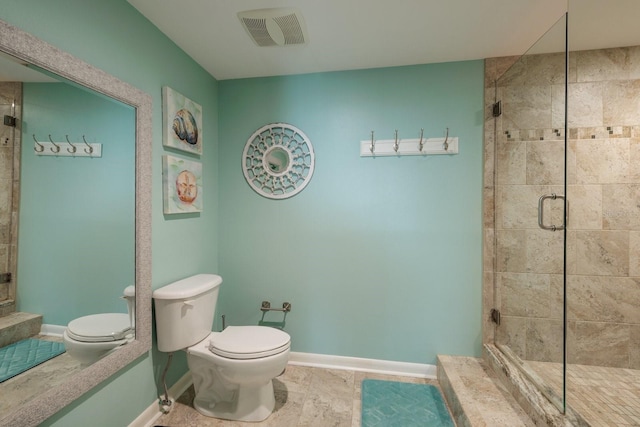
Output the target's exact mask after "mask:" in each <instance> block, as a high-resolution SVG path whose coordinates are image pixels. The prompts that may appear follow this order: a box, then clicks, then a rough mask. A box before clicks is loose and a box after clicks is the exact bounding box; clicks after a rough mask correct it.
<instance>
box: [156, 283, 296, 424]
mask: <svg viewBox="0 0 640 427" xmlns="http://www.w3.org/2000/svg"><path fill="white" fill-rule="evenodd" d="M221 283H222V278H221V277H220V276H218V275H215V274H199V275H196V276H192V277H189V278H186V279H183V280H180V281H178V282H174V283H172V284H169V285H167V286H164V287H161V288H159V289H156V290H155V291H154V292H153V299H154V304H155V315H156V332H157V334H156V335H157V338H158V350H160V351H163V352H174V351H178V350H184V351H186V353H187V363H188V365H189V370H190V371H191V376H192V378H193V384H194V388H195V392H196V395H195V398H194V402H193V406H194V407H195V409H196V410H197V411H198V412H200V413H201V414H203V415H206V416H209V417H215V418H222V419H227V420H233V421H252V422H257V421H263V420H265V419H266V418H267V417H269V415H270V414H271V413H272V412H273V409H274V407H275V398H274V392H273V382H272V380H273V379H274V378H275V377H277V376H278V375H280V374H281V373H282V372H283V371H284V369H285V368H286V366H287V362H288V360H289V351H290V346H291V337H290V336H289V334H287V333H286V332H284V331H282V330H280V329H275V328H271V327H268V326H229V327H227V328H226V329H224V330H223V331H222V332H212V331H211V326H212V323H213V317H214V313H215V307H216V302H217V299H218V290H219V288H220V284H221Z"/></svg>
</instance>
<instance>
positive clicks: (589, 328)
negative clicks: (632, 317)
mask: <svg viewBox="0 0 640 427" xmlns="http://www.w3.org/2000/svg"><path fill="white" fill-rule="evenodd" d="M629 337H630V330H629V325H624V324H616V323H602V322H576V325H575V337H574V339H575V341H574V342H573V343H572V345H571V346H570V347H569V348H568V350H567V352H568V359H569V363H579V364H585V365H597V366H612V367H619V368H627V367H628V366H629Z"/></svg>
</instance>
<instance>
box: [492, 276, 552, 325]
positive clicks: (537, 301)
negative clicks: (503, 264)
mask: <svg viewBox="0 0 640 427" xmlns="http://www.w3.org/2000/svg"><path fill="white" fill-rule="evenodd" d="M498 278H499V283H498V284H499V286H500V293H501V312H502V314H503V315H505V316H525V317H526V316H536V317H549V315H550V298H551V291H550V277H549V275H547V274H528V273H526V274H521V273H501V274H500V275H499V276H498Z"/></svg>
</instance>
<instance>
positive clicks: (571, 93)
mask: <svg viewBox="0 0 640 427" xmlns="http://www.w3.org/2000/svg"><path fill="white" fill-rule="evenodd" d="M603 85H604V83H570V84H569V86H568V89H567V91H568V92H567V94H568V100H567V102H568V103H569V105H570V106H571V108H569V111H568V117H567V124H568V126H569V127H572V128H573V127H584V126H603V125H604V124H605V123H604V121H603V120H604V119H603V117H604V105H603V101H602V99H603V94H604V92H603V91H604V86H603Z"/></svg>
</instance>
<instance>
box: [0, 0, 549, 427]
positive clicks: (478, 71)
mask: <svg viewBox="0 0 640 427" xmlns="http://www.w3.org/2000/svg"><path fill="white" fill-rule="evenodd" d="M66 6H68V7H66V8H65V9H66V11H65V12H64V13H63V12H62V11H58V10H49V8H48V7H47V6H41V5H38V6H35V5H29V4H25V5H18V4H16V3H15V2H7V7H4V8H3V12H2V16H1V18H2V19H4V20H6V21H7V22H9V23H12V24H14V25H17V26H19V27H21V28H23V29H25V30H26V31H28V32H30V33H32V34H35V35H36V36H38V37H41V38H43V39H45V40H47V41H49V42H51V43H53V44H55V45H58V46H60V47H61V48H63V49H65V50H67V51H69V52H71V53H72V54H74V55H76V56H79V57H81V58H83V59H84V60H86V61H88V62H90V63H92V64H95V65H96V66H98V67H100V68H102V69H105V70H107V71H108V72H110V73H111V74H114V75H116V76H118V77H120V78H122V79H124V80H126V81H129V82H131V83H132V84H134V85H135V86H137V87H139V88H140V89H142V90H144V91H145V92H147V93H149V94H152V96H153V101H154V102H153V119H154V126H153V140H154V151H153V158H152V163H153V165H152V166H153V182H152V194H153V197H152V211H153V216H152V230H153V236H152V237H153V287H154V288H155V287H158V286H160V285H162V284H165V283H169V282H171V281H173V280H177V279H180V278H182V277H185V276H188V275H190V274H192V273H193V272H200V271H203V272H204V271H213V272H218V273H220V274H221V275H222V276H223V277H224V280H225V282H224V286H225V287H226V288H225V292H224V293H223V294H222V295H221V301H220V303H219V308H218V313H219V314H225V315H226V320H227V323H228V324H249V323H256V322H257V321H259V320H260V319H261V312H260V311H259V306H260V302H261V301H262V300H263V299H270V300H271V301H272V302H273V301H276V302H279V301H285V300H290V301H291V302H292V303H293V307H294V311H293V312H292V313H291V314H290V315H289V316H288V317H287V324H286V328H287V330H288V331H289V332H290V333H291V335H292V336H293V337H294V340H295V343H296V344H295V345H296V351H299V352H307V353H317V354H326V355H348V356H353V357H367V358H372V359H382V360H402V361H406V362H416V363H426V364H435V355H436V354H466V355H476V356H479V355H480V354H481V348H482V342H483V341H482V332H481V326H480V320H479V319H481V309H482V296H481V291H482V286H481V279H482V260H481V257H480V254H481V250H482V217H481V215H480V212H481V209H482V179H483V175H482V172H483V169H482V166H483V164H482V156H483V149H482V139H483V126H484V119H483V111H482V108H483V98H484V89H483V79H484V77H483V72H484V71H483V68H484V64H483V61H482V60H477V61H468V62H460V63H442V64H432V65H425V66H410V67H398V68H383V69H375V70H358V71H348V72H339V73H326V74H325V73H322V74H312V75H299V76H286V77H272V78H264V79H246V80H229V81H227V80H222V81H215V80H213V79H212V78H211V77H210V76H208V75H207V74H206V73H205V72H204V71H203V70H201V69H200V68H199V67H198V66H196V65H195V64H194V63H193V62H192V61H191V60H190V59H189V58H188V57H187V56H186V55H185V54H184V53H183V52H180V51H179V49H178V48H177V47H176V46H174V45H173V44H171V43H170V42H169V41H167V40H166V39H164V38H162V37H163V36H161V35H159V33H158V32H157V30H156V29H155V28H153V26H152V25H151V24H150V23H148V22H147V21H146V20H144V18H143V17H142V16H141V15H138V14H137V12H135V10H133V8H132V7H131V6H130V5H128V4H127V3H126V2H122V3H121V4H120V3H118V4H117V5H116V6H112V7H111V8H109V7H106V6H104V5H100V4H91V5H85V4H84V3H83V2H73V1H70V2H68V3H66ZM95 16H100V20H98V18H96V17H95ZM70 17H71V18H74V19H70ZM70 20H71V21H72V22H73V23H74V25H77V30H75V31H74V32H72V33H69V32H68V31H67V29H65V28H63V27H64V23H67V22H69V21H70ZM54 24H58V25H54ZM110 24H112V25H110ZM551 24H552V23H551V22H550V23H549V25H547V27H548V26H550V25H551ZM116 25H117V26H118V27H122V28H126V29H127V31H124V32H123V34H118V33H115V32H113V31H112V28H113V27H115V26H116ZM129 31H130V32H129ZM78 34H81V35H82V38H86V39H88V40H91V42H92V43H91V45H89V44H88V43H87V44H85V42H83V41H81V40H78V39H76V38H75V36H77V35H78ZM132 37H138V38H139V40H141V41H140V43H143V41H145V40H146V43H148V45H145V50H146V52H145V55H146V57H145V58H148V60H146V61H139V60H138V59H137V58H136V55H134V54H133V53H131V52H129V53H128V54H126V55H129V56H126V55H125V56H126V58H122V59H120V58H121V57H120V56H117V55H116V56H113V55H109V54H107V53H105V52H111V51H113V50H118V49H119V46H126V45H128V44H129V40H130V38H132ZM150 39H153V40H155V39H159V40H158V41H154V42H150V41H148V40H150ZM170 56H173V57H175V58H179V61H176V60H175V59H173V60H172V59H168V57H170ZM114 58H116V59H114ZM130 61H135V62H137V63H138V62H139V67H138V66H137V67H131V66H130ZM165 61H166V62H165ZM175 62H180V64H181V65H180V67H178V66H176V65H167V64H173V63H175ZM185 64H186V65H185ZM172 67H175V68H172ZM178 69H179V70H180V75H181V76H185V77H184V78H178V77H177V76H178V74H179V73H178ZM163 70H164V71H163ZM397 82H403V83H405V84H403V85H398V84H397ZM167 84H168V85H170V86H172V87H175V88H176V89H178V90H180V91H181V92H183V93H185V94H187V95H189V96H190V97H192V98H193V99H196V100H197V101H198V102H200V103H201V104H202V106H203V110H204V111H207V116H206V117H207V120H206V121H205V123H204V127H205V134H206V135H210V136H211V138H210V139H209V140H208V141H209V142H207V144H208V145H206V146H205V149H204V152H203V155H202V157H201V158H200V159H201V160H202V162H203V164H204V165H205V171H206V172H205V187H206V191H207V193H206V199H205V208H204V210H203V212H201V213H200V214H198V215H192V214H190V215H188V216H187V217H186V218H178V217H176V218H173V217H170V216H163V215H162V184H161V179H160V176H161V156H162V154H163V150H162V148H161V146H160V141H161V139H162V136H161V128H160V126H159V125H157V123H158V122H159V121H161V102H160V88H161V87H162V86H163V85H167ZM374 88H375V90H373V89H374ZM204 94H206V96H205V95H204ZM239 94H240V95H239ZM275 100H277V102H275ZM432 100H436V101H432ZM277 120H287V121H289V122H291V123H293V124H295V125H296V126H298V127H300V128H301V129H303V130H304V131H305V132H306V133H307V134H308V135H310V137H311V139H312V141H313V143H314V147H315V149H316V155H317V162H318V167H317V168H316V171H315V173H314V176H313V179H312V181H311V182H310V184H309V186H308V187H307V188H306V189H305V190H304V191H303V192H301V193H300V194H299V195H298V196H296V197H294V198H292V199H290V200H287V201H284V202H281V201H271V200H266V199H264V198H261V197H259V196H257V195H256V194H255V193H253V192H252V190H251V189H250V187H249V186H247V185H246V182H245V181H244V178H243V177H242V173H241V169H240V160H239V158H240V155H241V152H242V148H243V145H244V142H245V141H246V139H247V138H248V136H249V135H250V134H251V133H252V132H253V131H254V130H255V129H257V128H259V127H260V126H262V125H263V124H265V123H268V122H272V121H277ZM447 127H448V128H449V129H450V130H451V132H452V134H454V135H455V136H457V137H459V138H460V141H466V143H465V144H464V145H461V150H460V154H458V155H455V156H442V157H428V158H425V159H410V158H400V159H361V158H360V157H359V153H358V148H357V147H358V145H359V142H360V141H361V140H364V139H367V138H368V137H369V136H370V132H371V131H375V134H376V136H377V137H379V138H380V139H390V138H392V136H393V132H394V131H395V130H396V129H398V131H399V133H400V136H401V137H403V138H416V137H418V136H419V133H420V129H421V128H424V130H425V134H427V135H429V136H433V137H442V136H444V134H445V132H446V128H447ZM216 135H217V137H215V136H216ZM45 136H46V135H45ZM223 141H235V142H234V143H227V142H223ZM323 163H324V164H325V165H326V166H323V167H320V165H322V164H323ZM309 224H312V226H310V225H309ZM175 242H180V243H181V244H184V246H182V245H181V246H180V247H176V245H175ZM425 242H426V243H427V244H426V243H425ZM183 247H186V248H189V249H188V250H187V251H185V250H184V248H183ZM247 265H249V266H250V267H251V268H247ZM460 265H464V266H465V268H464V269H462V268H459V266H460ZM120 285H121V284H118V286H120ZM120 291H121V289H118V292H120ZM61 303H63V301H61ZM269 315H271V313H270V314H269ZM345 319H348V321H346V320H345ZM265 320H273V321H279V320H280V318H278V317H277V316H275V314H274V315H273V317H267V318H266V319H265ZM220 326H221V324H220V319H219V317H217V318H216V324H215V327H216V328H220ZM398 328H402V331H403V334H397V333H395V332H396V331H397V330H398ZM363 330H364V331H365V332H364V333H363V332H362V331H363ZM406 336H416V337H420V338H419V339H417V340H415V341H413V342H412V343H411V344H410V345H407V343H406V339H404V337H406ZM425 355H429V356H425ZM164 362H165V359H164V356H163V355H161V354H158V353H152V355H151V356H150V357H146V358H142V359H139V360H138V361H137V362H136V363H134V364H133V365H131V366H130V367H129V368H127V370H126V371H124V372H123V373H121V374H119V375H117V376H115V377H114V378H113V379H112V380H111V381H109V382H108V383H107V384H104V385H101V386H100V387H99V388H98V389H97V390H96V391H95V392H92V393H91V394H90V395H87V396H84V397H82V398H81V399H79V400H78V401H76V402H74V403H73V404H72V405H71V406H70V407H68V408H66V409H64V410H63V411H62V412H61V413H60V414H59V415H57V416H56V419H55V420H54V421H50V422H51V423H52V425H53V424H54V423H56V422H58V423H60V425H63V424H65V423H66V424H67V425H73V424H74V423H79V422H80V420H82V418H83V417H86V416H87V414H91V413H107V412H106V409H105V408H104V406H109V405H104V402H108V403H114V404H116V403H118V404H120V396H121V395H122V394H123V393H124V392H125V391H126V392H127V395H129V394H131V401H130V402H128V403H126V404H125V405H124V407H123V408H122V411H121V412H120V413H119V414H117V415H116V416H118V417H122V420H123V423H124V424H126V422H129V421H130V420H132V419H133V418H135V417H136V416H137V415H138V414H139V413H140V412H141V410H142V408H145V407H146V406H148V404H149V402H152V401H153V400H154V399H156V398H157V392H158V390H157V371H158V370H159V369H160V367H161V366H163V364H164ZM184 371H185V360H184V358H181V357H177V360H176V361H175V364H174V367H173V369H172V370H171V372H170V375H169V383H173V382H175V381H176V380H177V378H178V377H180V376H181V375H182V373H183V372H184ZM132 389H133V391H131V390H132Z"/></svg>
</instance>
